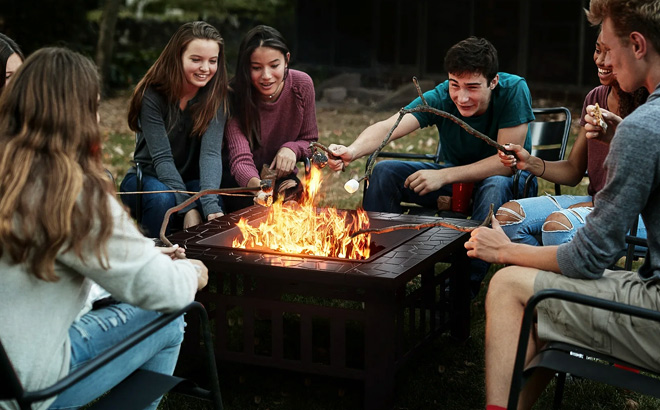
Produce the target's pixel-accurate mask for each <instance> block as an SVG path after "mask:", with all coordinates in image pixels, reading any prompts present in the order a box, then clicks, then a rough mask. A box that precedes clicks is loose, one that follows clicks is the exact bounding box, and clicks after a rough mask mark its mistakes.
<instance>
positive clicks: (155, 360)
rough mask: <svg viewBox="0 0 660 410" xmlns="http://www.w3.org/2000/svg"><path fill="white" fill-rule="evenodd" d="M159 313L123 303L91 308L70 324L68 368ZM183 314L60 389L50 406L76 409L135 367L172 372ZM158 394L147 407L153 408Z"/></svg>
mask: <svg viewBox="0 0 660 410" xmlns="http://www.w3.org/2000/svg"><path fill="white" fill-rule="evenodd" d="M160 315H161V313H158V312H154V311H150V310H144V309H140V308H137V307H135V306H131V305H129V304H126V303H119V304H116V305H110V306H107V307H104V308H101V309H98V310H92V311H90V312H88V313H87V314H85V315H83V316H82V317H81V318H80V320H79V321H77V322H74V323H73V325H71V328H69V339H70V340H71V369H70V370H69V371H70V372H71V371H73V370H75V369H77V368H78V367H80V366H81V365H84V364H85V363H86V362H88V361H89V360H91V359H93V358H94V357H96V356H98V355H99V354H100V353H103V352H104V351H105V350H107V349H108V348H110V347H112V346H114V345H116V344H117V343H119V342H121V341H123V340H124V339H125V338H126V337H127V336H128V335H130V334H131V333H133V332H135V331H136V330H137V329H139V328H141V327H142V326H144V325H145V324H147V323H149V322H151V321H153V320H154V319H156V318H157V317H158V316H160ZM184 326H185V324H184V321H183V317H179V318H177V319H176V320H174V321H172V322H170V323H169V324H168V325H166V326H165V327H164V328H162V329H160V330H159V331H158V332H156V333H154V334H153V335H151V336H149V337H148V338H146V339H145V340H143V341H142V342H140V343H138V344H137V345H136V346H134V347H133V348H131V349H130V350H128V351H127V352H126V353H124V354H123V355H121V356H119V357H118V358H117V359H115V360H113V361H111V362H110V363H108V364H107V365H105V366H104V367H102V368H101V369H99V370H98V371H96V372H95V373H92V374H91V375H90V376H88V377H87V378H85V379H83V380H82V381H81V382H79V383H78V384H76V385H74V386H72V387H71V388H69V389H67V390H65V391H64V392H62V393H61V394H60V395H59V396H57V399H56V400H55V402H54V403H53V404H52V405H51V406H50V408H49V409H76V408H78V407H80V406H82V405H84V404H87V403H89V402H90V401H92V400H94V399H95V398H97V397H99V396H101V395H102V394H103V393H105V392H106V391H108V390H110V389H111V388H112V387H114V386H115V385H117V384H119V382H121V381H122V380H124V379H125V378H126V377H128V376H129V375H130V374H131V373H133V371H135V370H136V369H146V370H151V371H154V372H158V373H164V374H172V373H173V372H174V367H175V366H176V362H177V359H178V357H179V348H180V346H181V342H182V341H183V328H184ZM159 402H160V398H159V399H157V400H155V401H154V402H153V403H151V405H150V406H149V407H147V409H153V410H155V409H156V408H157V407H158V403H159Z"/></svg>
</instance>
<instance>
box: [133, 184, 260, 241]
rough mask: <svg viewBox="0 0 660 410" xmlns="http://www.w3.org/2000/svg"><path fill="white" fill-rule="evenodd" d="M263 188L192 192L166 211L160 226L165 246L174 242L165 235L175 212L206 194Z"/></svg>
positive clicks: (232, 192) (251, 190)
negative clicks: (188, 196)
mask: <svg viewBox="0 0 660 410" xmlns="http://www.w3.org/2000/svg"><path fill="white" fill-rule="evenodd" d="M261 189H262V187H255V188H240V187H239V188H220V189H205V190H203V191H199V192H190V193H191V194H194V195H193V196H191V197H190V198H188V199H186V200H185V201H183V202H181V203H180V204H179V205H176V206H174V207H172V208H170V209H168V210H167V212H165V217H164V218H163V224H162V225H161V226H160V240H161V241H162V242H163V243H164V244H165V246H172V242H170V240H169V239H167V236H165V231H166V230H167V224H168V222H169V220H170V216H172V214H173V213H175V212H179V211H180V210H182V209H184V208H185V207H187V206H188V205H190V204H192V203H193V202H195V201H196V200H198V199H199V198H201V197H203V196H204V195H233V194H234V193H239V192H257V191H260V190H261ZM154 192H155V191H154ZM146 193H149V192H146Z"/></svg>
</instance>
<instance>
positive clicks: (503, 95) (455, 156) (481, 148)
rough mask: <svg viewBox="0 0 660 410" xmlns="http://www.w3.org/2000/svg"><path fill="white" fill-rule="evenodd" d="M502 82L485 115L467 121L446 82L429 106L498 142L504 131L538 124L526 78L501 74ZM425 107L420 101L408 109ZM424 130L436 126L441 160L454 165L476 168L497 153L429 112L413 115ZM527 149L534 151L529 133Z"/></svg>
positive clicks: (428, 97) (433, 93)
mask: <svg viewBox="0 0 660 410" xmlns="http://www.w3.org/2000/svg"><path fill="white" fill-rule="evenodd" d="M499 76H500V79H499V83H498V85H497V87H495V89H494V90H493V92H492V94H491V98H490V103H489V105H488V110H486V112H485V113H483V114H481V115H478V116H473V117H463V116H462V115H461V113H460V112H459V111H458V108H456V104H454V102H453V101H452V100H451V97H450V96H449V81H448V80H447V81H445V82H443V83H441V84H439V85H438V86H437V87H435V88H434V89H433V90H430V91H427V92H425V93H424V98H425V99H426V102H427V103H428V104H429V105H430V106H431V107H433V108H436V109H439V110H442V111H445V112H448V113H449V114H452V115H455V116H456V117H458V118H460V119H461V120H463V121H465V122H466V123H467V124H468V125H469V126H471V127H472V128H474V129H476V130H478V131H481V132H482V133H484V134H486V135H488V136H489V137H490V138H491V139H492V140H494V141H497V133H498V131H499V130H500V129H501V128H509V127H515V126H517V125H520V124H526V123H528V122H530V121H534V114H533V113H532V97H531V95H530V93H529V88H528V87H527V82H526V81H525V79H524V78H522V77H519V76H517V75H513V74H508V73H499ZM421 103H422V101H421V99H420V98H419V97H418V98H416V99H415V100H413V101H412V102H411V103H410V104H408V105H407V106H406V107H405V108H414V107H416V106H418V105H420V104H421ZM413 115H414V116H415V118H417V121H418V122H419V126H420V128H424V127H428V126H431V125H436V126H437V127H438V134H439V137H440V144H441V147H442V149H441V159H442V160H443V161H445V162H448V163H450V164H453V165H466V164H472V163H474V162H477V161H479V160H482V159H484V158H487V157H489V156H491V155H495V154H496V153H497V150H496V149H495V148H494V147H491V146H490V145H488V144H486V143H485V142H483V141H482V140H480V139H479V138H477V137H475V136H474V135H472V134H470V133H468V132H467V131H465V130H464V129H463V128H461V127H460V126H459V125H458V124H456V123H455V122H453V121H452V120H450V119H447V118H444V117H441V116H439V115H436V114H433V113H429V112H418V113H413ZM524 147H525V149H526V150H527V151H530V150H531V148H532V143H531V140H530V137H529V129H528V130H527V137H526V138H525V144H524Z"/></svg>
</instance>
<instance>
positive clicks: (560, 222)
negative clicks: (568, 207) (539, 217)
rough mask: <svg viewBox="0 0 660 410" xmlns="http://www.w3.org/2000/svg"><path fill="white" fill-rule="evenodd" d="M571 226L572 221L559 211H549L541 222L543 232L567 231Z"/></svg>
mask: <svg viewBox="0 0 660 410" xmlns="http://www.w3.org/2000/svg"><path fill="white" fill-rule="evenodd" d="M572 228H573V223H572V222H571V221H570V219H568V217H567V216H566V215H564V214H563V213H561V212H553V213H551V214H550V215H548V217H547V218H546V219H545V222H544V223H543V231H545V232H556V231H569V230H571V229H572Z"/></svg>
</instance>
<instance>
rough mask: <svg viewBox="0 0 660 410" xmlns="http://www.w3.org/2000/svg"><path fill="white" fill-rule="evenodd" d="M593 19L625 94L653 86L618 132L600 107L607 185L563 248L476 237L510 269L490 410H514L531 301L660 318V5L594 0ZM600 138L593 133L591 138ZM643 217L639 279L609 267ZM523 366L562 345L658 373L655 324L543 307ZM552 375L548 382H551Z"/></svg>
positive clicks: (489, 332)
mask: <svg viewBox="0 0 660 410" xmlns="http://www.w3.org/2000/svg"><path fill="white" fill-rule="evenodd" d="M587 18H588V19H589V22H591V23H592V24H598V25H600V26H601V28H602V31H601V42H600V45H601V48H602V51H603V52H604V53H605V61H604V63H605V65H610V66H611V67H612V74H613V75H614V76H615V77H616V79H617V81H618V83H619V86H620V87H621V89H622V90H623V91H626V92H633V91H635V90H637V89H638V88H639V87H644V88H646V89H647V90H648V91H649V92H650V93H651V95H650V96H649V98H648V100H647V102H646V103H644V104H642V105H641V106H639V107H638V108H637V109H636V110H635V111H633V112H632V113H631V114H629V115H628V116H627V117H626V118H624V119H623V121H621V123H619V124H618V125H616V130H615V127H614V125H615V121H613V120H612V118H611V116H609V115H607V116H606V117H605V118H603V120H604V121H605V122H606V124H607V127H606V128H605V127H602V126H601V123H600V121H598V119H597V118H596V117H597V116H596V115H595V113H594V111H595V106H594V105H590V106H588V107H587V110H586V111H587V115H586V117H585V122H586V124H587V125H585V128H587V133H597V134H598V137H594V138H598V139H602V140H604V141H606V142H609V145H610V150H609V154H608V155H607V159H606V162H605V163H606V166H607V177H606V179H605V185H604V186H603V189H601V190H600V191H599V192H598V194H597V195H596V198H595V201H594V209H593V211H592V212H591V214H589V217H588V218H587V222H586V224H585V225H584V226H583V227H582V228H580V229H578V231H577V232H576V233H575V236H574V237H573V239H572V240H571V241H570V242H568V243H564V244H561V245H559V246H530V245H527V244H522V243H513V242H511V241H510V240H509V238H508V237H507V236H506V234H505V233H504V232H503V231H502V229H501V228H500V226H499V224H498V222H497V220H496V219H494V220H493V227H492V228H486V227H481V228H477V229H476V230H474V231H472V234H471V238H470V240H469V241H468V242H466V243H465V248H466V249H467V250H468V256H470V257H476V258H481V259H484V260H488V261H491V262H496V263H501V264H506V265H510V266H507V267H505V268H503V269H501V270H499V271H498V272H496V273H495V275H494V276H493V278H492V279H491V281H490V284H489V286H488V293H487V295H486V342H485V345H486V409H488V410H499V409H504V408H505V406H506V405H507V401H508V395H509V389H510V385H511V377H512V373H513V367H514V360H515V357H516V349H517V344H518V336H519V334H520V323H521V319H522V316H523V312H524V310H525V305H526V303H527V301H528V300H529V298H530V297H531V296H532V295H534V294H535V293H538V292H539V291H541V290H544V289H560V290H567V291H572V292H575V293H580V294H583V295H588V296H595V297H598V298H601V299H606V300H612V301H617V302H620V303H623V304H627V305H633V306H639V307H643V308H646V309H650V310H654V311H657V310H658V309H660V189H659V187H660V87H659V86H660V0H591V2H590V4H589V10H588V11H587ZM592 137H593V136H592ZM640 213H641V215H642V219H643V220H644V223H645V224H646V228H647V242H648V249H647V254H646V257H645V258H644V263H643V265H642V266H641V267H640V268H639V271H638V272H627V271H621V270H616V271H613V270H610V269H608V267H609V266H612V264H613V263H614V262H615V260H616V259H617V257H618V255H619V252H620V250H621V249H623V247H624V245H625V236H626V232H628V230H629V229H630V227H631V226H632V225H633V223H634V221H635V220H637V218H638V215H639V214H640ZM535 323H536V326H535V330H534V331H533V332H532V334H531V335H530V340H529V346H528V348H527V354H526V363H525V367H526V365H527V362H529V361H530V360H531V359H532V358H534V357H535V356H536V355H537V354H538V352H539V351H540V349H541V348H543V346H544V345H545V344H546V343H547V341H563V342H566V343H569V344H572V345H578V346H583V347H586V348H588V349H592V350H595V351H597V352H600V353H603V354H606V355H610V356H614V357H616V358H619V359H621V360H623V361H625V362H628V363H631V364H634V365H639V366H642V367H644V368H647V369H650V370H653V371H656V372H658V371H660V355H658V335H660V326H658V324H657V323H656V322H651V321H645V320H641V319H637V318H633V317H631V316H628V315H619V314H609V315H606V314H604V313H603V311H602V310H601V309H597V308H592V307H588V306H585V305H579V304H575V303H571V302H566V301H563V300H558V299H548V300H544V301H543V302H541V303H540V304H539V305H538V306H537V309H536V321H535ZM552 373H553V372H545V373H543V372H541V374H539V376H538V377H536V373H535V377H533V378H531V379H530V380H529V382H528V383H526V384H525V385H524V387H523V390H522V392H521V395H520V401H519V406H518V408H519V409H528V408H531V407H532V405H533V404H534V402H535V401H536V399H537V397H538V395H539V394H541V392H542V391H543V388H544V387H545V385H546V384H547V382H548V381H550V380H551V378H552V376H553V374H552ZM544 376H545V377H544Z"/></svg>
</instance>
